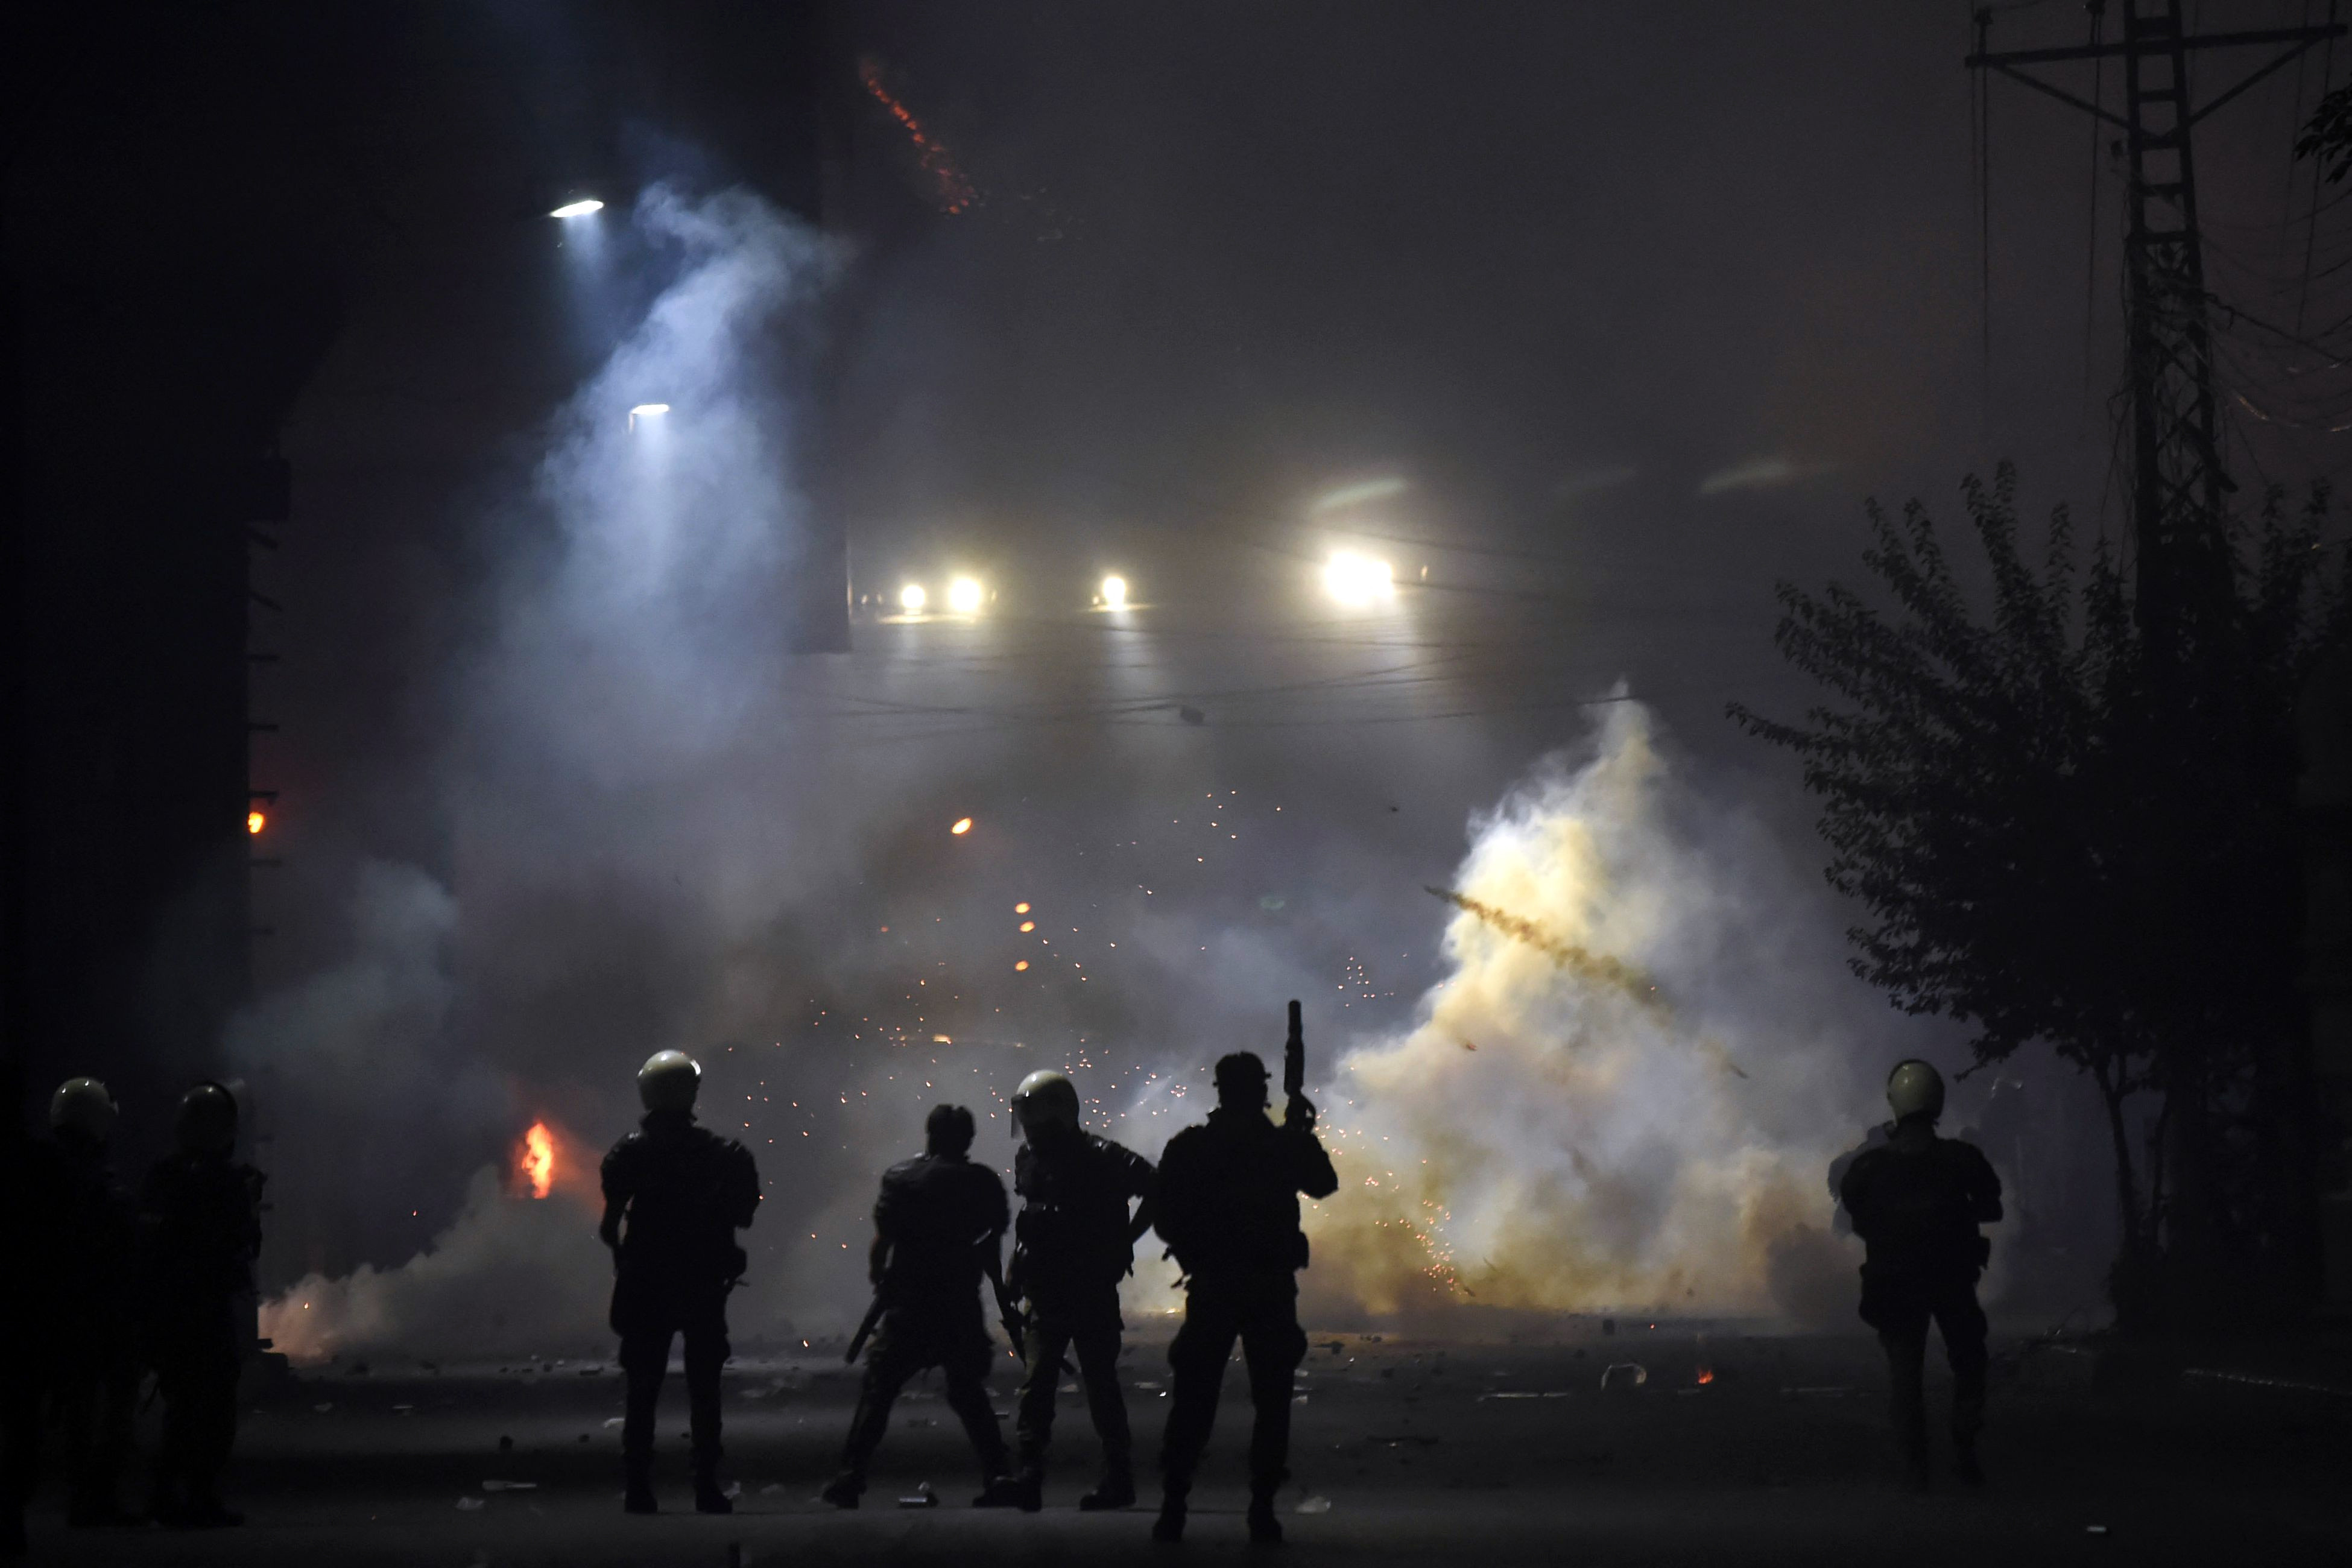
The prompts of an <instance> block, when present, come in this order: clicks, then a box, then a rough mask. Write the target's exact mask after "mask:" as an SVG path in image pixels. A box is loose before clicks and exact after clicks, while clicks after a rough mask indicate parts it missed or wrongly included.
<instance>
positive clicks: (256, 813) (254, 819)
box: [245, 809, 269, 835]
mask: <svg viewBox="0 0 2352 1568" xmlns="http://www.w3.org/2000/svg"><path fill="white" fill-rule="evenodd" d="M267 826H269V816H268V813H266V812H263V811H260V810H258V809H256V810H253V811H248V812H247V813H246V814H245V830H246V831H247V833H250V834H254V835H259V833H260V832H261V830H262V829H263V828H265V827H267Z"/></svg>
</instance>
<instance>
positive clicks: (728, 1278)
mask: <svg viewBox="0 0 2352 1568" xmlns="http://www.w3.org/2000/svg"><path fill="white" fill-rule="evenodd" d="M701 1087H702V1068H700V1067H698V1066H697V1065H696V1064H695V1062H694V1059H693V1058H690V1057H688V1055H687V1054H686V1053H685V1052H684V1051H656V1052H655V1053H654V1054H653V1055H652V1056H651V1057H648V1058H646V1065H645V1066H644V1067H642V1068H638V1069H637V1099H638V1100H639V1101H640V1102H641V1103H643V1104H644V1106H645V1108H646V1114H645V1118H644V1120H643V1121H641V1122H640V1123H639V1126H640V1127H641V1129H642V1131H636V1132H632V1133H630V1134H629V1135H628V1136H627V1137H626V1138H624V1139H622V1140H621V1141H620V1142H618V1143H615V1144H614V1145H613V1149H612V1152H610V1153H608V1154H606V1155H605V1156H604V1173H603V1174H604V1221H603V1223H602V1224H600V1225H599V1226H597V1230H596V1234H597V1235H598V1236H600V1237H603V1238H604V1245H605V1246H607V1247H611V1248H612V1249H613V1269H614V1279H613V1311H612V1324H613V1331H614V1333H616V1334H619V1335H620V1336H621V1370H622V1371H623V1372H624V1373H626V1374H627V1376H628V1380H629V1393H628V1405H627V1413H626V1414H625V1415H624V1416H623V1417H622V1421H621V1468H622V1474H623V1477H624V1479H625V1487H626V1489H625V1493H624V1495H623V1498H622V1507H624V1508H625V1509H626V1510H628V1511H629V1512H631V1513H653V1512H655V1511H656V1509H657V1507H658V1505H657V1504H656V1502H655V1500H654V1412H655V1409H656V1406H657V1405H659V1403H660V1400H661V1386H662V1377H663V1375H664V1373H667V1371H668V1368H669V1346H670V1340H671V1338H672V1336H674V1335H682V1336H684V1338H685V1341H686V1350H685V1358H686V1401H687V1408H688V1430H689V1431H690V1432H691V1433H692V1435H693V1443H694V1506H695V1508H696V1509H697V1510H699V1511H701V1512H703V1513H731V1512H733V1511H734V1504H732V1503H731V1502H730V1501H729V1500H728V1498H727V1494H726V1493H725V1492H724V1491H723V1490H721V1489H720V1488H719V1369H720V1368H721V1367H723V1366H725V1365H726V1364H727V1358H728V1356H729V1355H730V1354H732V1353H733V1351H732V1348H731V1347H730V1345H729V1344H728V1342H727V1292H728V1291H730V1290H731V1289H734V1287H735V1282H736V1281H737V1280H738V1279H741V1278H742V1277H743V1270H744V1269H745V1268H747V1267H748V1266H749V1264H750V1262H751V1260H750V1259H749V1258H746V1257H745V1256H744V1253H743V1249H742V1248H741V1247H739V1246H737V1245H736V1242H735V1233H736V1232H737V1231H738V1230H740V1229H741V1228H743V1227H744V1226H748V1225H750V1224H751V1221H752V1219H753V1217H754V1216H755V1215H757V1214H758V1212H759V1207H760V1173H759V1168H758V1167H757V1166H756V1165H755V1164H753V1163H752V1160H751V1151H750V1150H748V1149H746V1148H744V1147H743V1145H742V1144H740V1143H738V1142H735V1140H733V1139H731V1138H721V1137H720V1136H719V1134H717V1133H716V1132H713V1131H709V1129H708V1128H705V1127H700V1126H698V1125H696V1123H695V1120H694V1099H695V1095H696V1094H697V1093H698V1091H699V1090H700V1089H701ZM624 1217H625V1218H626V1220H627V1229H626V1231H624V1230H623V1227H622V1221H623V1219H624Z"/></svg>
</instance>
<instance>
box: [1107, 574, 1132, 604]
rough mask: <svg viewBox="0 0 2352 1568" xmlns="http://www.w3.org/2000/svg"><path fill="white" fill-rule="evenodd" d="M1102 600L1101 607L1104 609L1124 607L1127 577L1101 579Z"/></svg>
mask: <svg viewBox="0 0 2352 1568" xmlns="http://www.w3.org/2000/svg"><path fill="white" fill-rule="evenodd" d="M1102 602H1103V607H1104V608H1106V609H1112V610H1120V609H1125V608H1126V607H1127V579H1126V578H1124V577H1106V578H1104V579H1103V580H1102Z"/></svg>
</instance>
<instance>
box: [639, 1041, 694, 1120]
mask: <svg viewBox="0 0 2352 1568" xmlns="http://www.w3.org/2000/svg"><path fill="white" fill-rule="evenodd" d="M701 1088H702V1068H701V1067H700V1066H699V1065H698V1064H697V1063H696V1061H695V1059H694V1058H692V1057H690V1056H688V1055H687V1054H686V1053H685V1052H684V1051H656V1052H655V1053H654V1054H653V1055H651V1056H649V1057H647V1058H646V1065H645V1066H643V1067H641V1068H638V1069H637V1099H638V1100H640V1101H642V1102H643V1103H644V1105H645V1108H646V1110H693V1109H694V1097H695V1095H696V1093H697V1092H698V1090H700V1089H701Z"/></svg>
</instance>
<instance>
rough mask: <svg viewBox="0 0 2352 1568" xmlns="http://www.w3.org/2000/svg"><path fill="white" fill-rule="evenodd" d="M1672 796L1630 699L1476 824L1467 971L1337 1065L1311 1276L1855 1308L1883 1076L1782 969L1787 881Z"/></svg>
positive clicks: (1350, 1283) (1712, 1308)
mask: <svg viewBox="0 0 2352 1568" xmlns="http://www.w3.org/2000/svg"><path fill="white" fill-rule="evenodd" d="M1677 805H1678V797H1677V793H1676V791H1675V787H1674V784H1673V781H1672V780H1671V779H1670V777H1669V775H1668V770H1667V765H1666V763H1665V761H1664V759H1663V757H1662V756H1661V753H1660V752H1659V750H1658V748H1657V746H1656V745H1655V744H1654V739H1653V732H1652V721H1651V719H1650V716H1649V714H1648V713H1647V711H1646V710H1643V708H1641V707H1640V706H1638V705H1636V704H1633V703H1630V702H1628V703H1622V704H1619V705H1617V706H1615V707H1613V708H1612V709H1610V710H1608V717H1607V718H1606V720H1605V721H1603V728H1602V730H1601V735H1600V737H1599V745H1598V749H1597V752H1595V754H1593V755H1592V756H1591V758H1590V760H1589V761H1587V762H1585V763H1583V765H1581V766H1577V767H1571V766H1569V765H1567V764H1566V763H1560V762H1558V761H1555V763H1552V764H1549V765H1548V766H1547V767H1545V768H1544V769H1543V770H1542V771H1541V772H1539V773H1538V775H1537V776H1536V777H1535V778H1534V779H1533V780H1531V781H1530V782H1529V783H1528V784H1526V785H1524V786H1523V787H1521V788H1520V789H1518V790H1517V791H1516V792H1515V793H1514V794H1513V795H1510V796H1509V797H1508V798H1507V800H1505V801H1504V802H1503V804H1502V805H1500V806H1499V807H1498V808H1497V809H1496V810H1495V811H1494V812H1492V813H1491V814H1489V815H1487V816H1485V817H1484V818H1483V819H1481V820H1480V821H1478V822H1477V823H1476V824H1475V842H1474V843H1473V845H1472V847H1471V849H1470V853H1469V855H1468V857H1467V858H1466V859H1465V860H1464V862H1463V864H1462V866H1461V868H1460V870H1459V872H1458V874H1457V877H1456V880H1455V889H1456V891H1457V892H1458V894H1459V895H1460V897H1461V899H1462V900H1466V901H1467V903H1468V905H1470V906H1472V907H1459V908H1458V912H1457V913H1456V914H1455V915H1454V918H1453V920H1452V922H1451V923H1450V925H1449V926H1448V928H1447V931H1446V934H1445V952H1446V955H1447V957H1448V959H1449V961H1450V963H1451V965H1452V972H1451V973H1449V974H1448V975H1447V976H1446V977H1445V978H1444V980H1443V981H1442V982H1440V983H1439V984H1437V985H1436V986H1435V987H1434V988H1433V989H1432V990H1431V991H1430V992H1429V993H1428V994H1427V995H1426V996H1424V997H1423V1001H1422V1004H1421V1006H1420V1009H1419V1014H1420V1016H1419V1020H1418V1022H1417V1023H1416V1024H1415V1025H1414V1026H1413V1027H1412V1029H1411V1030H1410V1031H1409V1032H1407V1033H1405V1034H1403V1035H1402V1036H1400V1037H1394V1038H1389V1039H1380V1040H1374V1041H1371V1042H1368V1043H1365V1044H1362V1045H1360V1046H1359V1047H1357V1048H1355V1049H1353V1050H1351V1051H1349V1052H1348V1053H1347V1055H1346V1056H1345V1057H1344V1058H1343V1059H1342V1060H1341V1061H1340V1063H1339V1070H1338V1073H1337V1076H1336V1081H1335V1083H1334V1085H1333V1089H1334V1090H1335V1091H1336V1092H1335V1094H1334V1099H1333V1103H1332V1104H1330V1105H1329V1106H1328V1110H1327V1133H1328V1142H1330V1143H1331V1145H1332V1146H1333V1149H1334V1159H1335V1162H1336V1163H1337V1164H1338V1166H1339V1174H1340V1189H1339V1194H1336V1195H1335V1196H1334V1197H1333V1198H1332V1199H1331V1200H1330V1201H1329V1202H1328V1203H1326V1204H1324V1205H1319V1208H1318V1215H1317V1218H1316V1222H1315V1224H1314V1226H1313V1242H1314V1246H1315V1248H1316V1260H1315V1261H1316V1267H1315V1269H1314V1270H1313V1272H1312V1273H1311V1274H1310V1275H1309V1276H1308V1279H1309V1283H1310V1288H1311V1289H1313V1290H1314V1291H1315V1292H1316V1294H1318V1296H1325V1297H1328V1296H1332V1295H1340V1296H1343V1297H1344V1298H1346V1299H1348V1300H1352V1301H1353V1302H1354V1303H1356V1304H1358V1305H1360V1307H1363V1308H1368V1309H1370V1310H1373V1311H1375V1312H1395V1311H1417V1310H1429V1309H1433V1308H1436V1307H1440V1306H1442V1305H1444V1304H1445V1303H1449V1302H1477V1303H1483V1304H1485V1305H1487V1306H1492V1307H1503V1308H1520V1309H1538V1310H1610V1309H1621V1310H1622V1309H1633V1310H1658V1309H1667V1310H1699V1311H1705V1312H1709V1313H1761V1314H1787V1315H1791V1316H1795V1317H1798V1318H1801V1319H1819V1318H1822V1317H1826V1316H1831V1315H1833V1314H1834V1313H1835V1311H1836V1310H1838V1308H1839V1305H1840V1303H1843V1308H1844V1310H1848V1311H1850V1310H1851V1300H1850V1296H1851V1284H1852V1275H1851V1273H1850V1272H1849V1270H1850V1268H1851V1267H1852V1259H1851V1258H1849V1257H1848V1256H1847V1248H1846V1247H1845V1246H1844V1245H1843V1244H1841V1243H1838V1242H1836V1241H1833V1240H1832V1238H1831V1237H1830V1234H1829V1220H1830V1217H1831V1206H1830V1204H1829V1200H1828V1194H1827V1193H1826V1190H1825V1182H1824V1172H1825V1170H1826V1168H1827V1166H1828V1164H1829V1163H1830V1161H1831V1160H1832V1158H1833V1157H1834V1156H1835V1154H1836V1153H1837V1152H1838V1151H1839V1150H1840V1149H1841V1148H1842V1147H1843V1146H1845V1145H1847V1144H1850V1143H1852V1142H1853V1138H1854V1135H1855V1132H1856V1131H1857V1130H1858V1129H1859V1128H1860V1127H1861V1126H1862V1125H1863V1123H1864V1120H1865V1119H1866V1115H1865V1112H1866V1106H1867V1096H1866V1095H1864V1096H1859V1097H1858V1096H1857V1095H1856V1094H1855V1093H1854V1087H1853V1084H1852V1083H1851V1081H1850V1079H1849V1075H1848V1073H1847V1071H1846V1068H1845V1061H1846V1050H1845V1048H1844V1047H1843V1044H1842V1042H1840V1041H1839V1040H1837V1039H1835V1038H1833V1037H1830V1036H1829V1035H1827V1034H1825V1033H1823V1032H1820V1031H1818V1030H1817V1029H1816V1028H1815V1027H1812V1026H1809V1022H1808V1020H1809V1019H1810V1018H1812V1017H1814V1016H1817V1010H1816V1009H1815V1008H1814V1007H1813V1006H1812V1005H1811V1003H1810V1002H1809V1001H1808V1000H1807V998H1806V996H1805V991H1806V984H1805V983H1804V982H1803V981H1802V980H1800V979H1798V978H1796V977H1794V976H1791V975H1790V974H1789V973H1785V972H1780V971H1778V970H1777V968H1776V965H1775V963H1774V958H1775V956H1776V955H1775V954H1774V953H1773V952H1771V951H1770V950H1771V948H1772V946H1773V944H1774V942H1775V940H1776V938H1775V936H1774V934H1773V933H1774V922H1775V921H1776V920H1777V919H1778V912H1777V911H1776V910H1775V909H1774V907H1773V904H1772V902H1769V901H1764V900H1759V897H1758V895H1759V893H1769V891H1770V889H1762V888H1759V886H1757V885H1756V884H1755V882H1754V881H1753V880H1752V878H1753V873H1752V872H1751V871H1748V870H1746V869H1744V867H1745V866H1747V865H1748V863H1749V860H1748V857H1745V856H1739V855H1730V854H1719V853H1715V852H1711V851H1710V849H1709V848H1708V847H1706V845H1705V843H1704V842H1703V841H1695V839H1694V837H1692V836H1691V835H1690V831H1689V828H1690V825H1689V823H1688V822H1686V821H1681V820H1678V817H1679V816H1683V815H1684V814H1681V813H1678V811H1677ZM1775 901H1777V900H1775ZM1482 911H1484V912H1482ZM1563 954H1567V955H1569V956H1570V957H1573V958H1576V959H1578V960H1579V961H1578V962H1573V963H1571V962H1566V961H1564V959H1563V957H1562V955H1563ZM1652 984H1654V986H1655V989H1654V990H1652V989H1651V988H1650V987H1651V985H1652Z"/></svg>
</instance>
